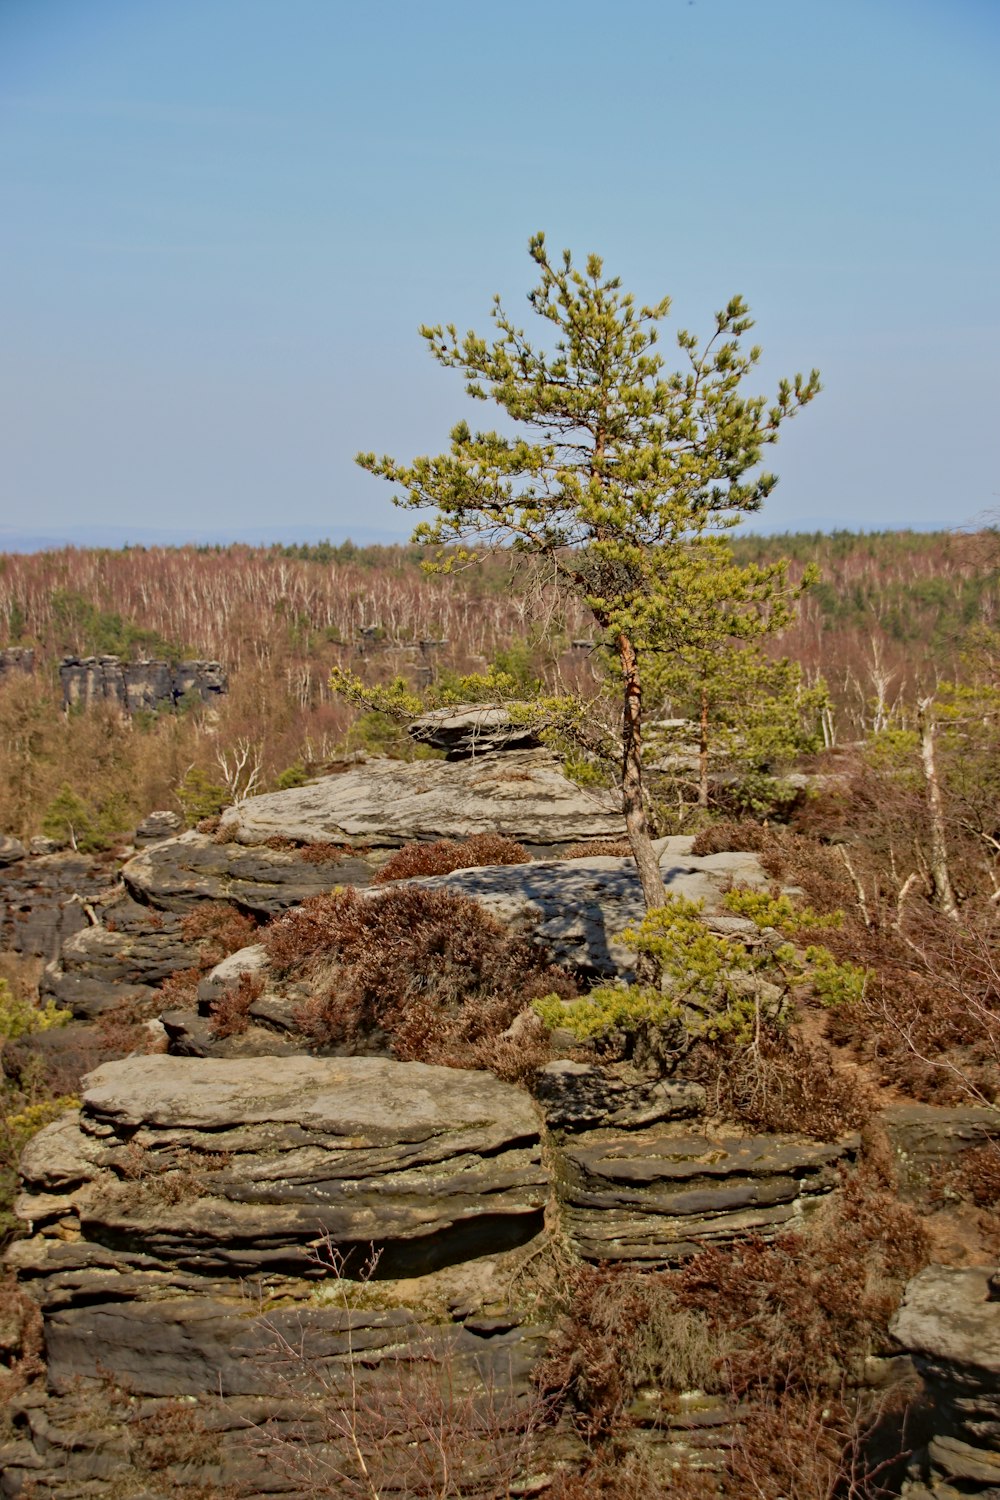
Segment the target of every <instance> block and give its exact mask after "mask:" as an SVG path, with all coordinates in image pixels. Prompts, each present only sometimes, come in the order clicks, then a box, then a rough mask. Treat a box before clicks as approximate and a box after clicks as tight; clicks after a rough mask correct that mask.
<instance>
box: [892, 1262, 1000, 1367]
mask: <svg viewBox="0 0 1000 1500" xmlns="http://www.w3.org/2000/svg"><path fill="white" fill-rule="evenodd" d="M989 1275H990V1273H989V1271H988V1270H987V1269H986V1268H984V1267H982V1266H972V1267H967V1268H964V1269H962V1270H954V1269H952V1268H951V1267H949V1266H928V1267H927V1268H926V1270H923V1271H921V1272H920V1274H919V1276H915V1277H914V1278H913V1280H912V1281H911V1282H910V1283H909V1284H908V1286H907V1288H906V1293H905V1295H904V1297H903V1301H902V1303H901V1305H900V1308H899V1310H898V1312H897V1313H896V1315H895V1317H894V1318H893V1320H892V1325H891V1328H892V1334H893V1337H894V1338H895V1339H896V1340H897V1341H898V1342H899V1343H900V1344H901V1345H902V1346H903V1347H904V1348H905V1349H907V1350H909V1351H910V1353H912V1354H914V1355H916V1356H918V1357H919V1358H920V1359H921V1360H923V1361H925V1362H929V1363H930V1364H932V1365H934V1366H935V1367H937V1366H941V1367H942V1368H944V1367H946V1366H953V1367H954V1368H955V1371H956V1373H957V1372H958V1371H966V1372H968V1374H969V1375H970V1377H971V1378H973V1379H976V1378H978V1377H982V1378H983V1379H985V1378H986V1377H987V1376H989V1377H993V1378H994V1379H1000V1302H991V1301H990V1300H989V1286H988V1283H989Z"/></svg>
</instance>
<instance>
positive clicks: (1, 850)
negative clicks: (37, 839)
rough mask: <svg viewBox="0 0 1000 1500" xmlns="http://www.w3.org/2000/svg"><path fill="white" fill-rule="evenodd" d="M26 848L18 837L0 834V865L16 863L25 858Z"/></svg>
mask: <svg viewBox="0 0 1000 1500" xmlns="http://www.w3.org/2000/svg"><path fill="white" fill-rule="evenodd" d="M27 855H28V851H27V849H26V848H25V847H24V845H23V844H22V843H21V840H20V839H15V838H12V837H11V836H10V835H9V834H6V833H5V834H0V866H3V865H13V864H16V863H17V861H18V860H20V859H26V858H27Z"/></svg>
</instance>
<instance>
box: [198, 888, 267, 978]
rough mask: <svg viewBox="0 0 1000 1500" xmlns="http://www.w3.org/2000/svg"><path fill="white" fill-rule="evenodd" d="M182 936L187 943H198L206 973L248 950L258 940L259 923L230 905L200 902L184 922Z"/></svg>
mask: <svg viewBox="0 0 1000 1500" xmlns="http://www.w3.org/2000/svg"><path fill="white" fill-rule="evenodd" d="M180 925H181V936H182V937H183V938H184V941H185V942H187V943H197V944H198V949H199V953H200V955H201V963H202V966H203V968H205V969H214V968H215V965H216V964H218V963H221V962H222V960H223V959H224V958H228V957H229V955H230V953H236V952H238V950H239V949H240V948H246V947H248V946H249V944H251V943H252V942H254V940H255V939H256V936H257V923H256V922H255V921H254V920H253V918H252V917H248V916H246V915H245V913H243V912H240V911H237V910H236V908H235V906H230V904H229V902H228V901H199V902H198V904H197V905H196V906H195V907H194V908H193V910H191V911H190V912H187V913H186V914H185V915H184V916H183V917H182V918H181V924H180Z"/></svg>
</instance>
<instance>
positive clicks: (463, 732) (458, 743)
mask: <svg viewBox="0 0 1000 1500" xmlns="http://www.w3.org/2000/svg"><path fill="white" fill-rule="evenodd" d="M406 732H407V734H409V735H411V736H412V737H413V739H415V740H418V741H419V742H420V743H421V744H424V745H433V746H434V747H435V748H436V749H438V750H447V752H448V754H449V756H450V757H452V758H454V759H458V758H460V757H462V756H466V755H486V754H488V753H489V752H491V751H495V750H514V749H525V748H529V747H531V748H533V747H535V746H537V745H538V744H539V743H540V742H539V739H538V736H537V734H536V733H535V732H534V730H532V729H530V728H527V727H526V726H525V725H523V724H514V723H512V722H511V716H510V714H509V713H508V711H507V709H505V708H501V707H499V706H495V705H493V704H489V703H462V704H458V705H456V706H455V707H454V708H435V709H432V710H431V712H430V713H426V714H422V715H421V717H420V718H419V719H414V721H413V723H412V724H409V725H407V731H406Z"/></svg>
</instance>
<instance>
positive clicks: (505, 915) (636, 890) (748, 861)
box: [413, 839, 768, 974]
mask: <svg viewBox="0 0 1000 1500" xmlns="http://www.w3.org/2000/svg"><path fill="white" fill-rule="evenodd" d="M678 842H680V843H682V845H687V847H688V848H690V843H691V841H690V840H686V839H685V840H683V841H677V840H663V841H661V844H660V846H659V849H658V852H659V854H660V869H661V871H662V873H663V883H664V887H665V889H666V891H667V893H668V894H670V895H679V896H685V897H687V898H688V899H689V900H692V901H702V902H704V912H705V918H706V921H707V923H708V925H709V926H710V927H714V928H715V929H716V930H717V931H719V932H720V933H721V934H723V935H725V936H744V937H746V936H750V935H751V934H753V933H755V932H756V928H755V927H754V925H753V923H751V922H748V921H746V920H744V919H741V918H738V917H730V916H728V915H727V914H726V913H725V911H724V908H723V906H722V897H723V894H724V892H725V891H726V890H727V889H728V888H729V886H730V885H731V884H733V885H750V886H757V887H765V886H766V885H767V884H768V880H767V877H766V875H765V874H764V871H763V869H762V868H761V864H760V861H759V859H758V858H757V856H756V855H755V854H745V853H733V854H707V855H694V854H690V853H686V852H683V850H678V849H677V847H676V846H677V843H678ZM413 884H414V885H422V886H427V887H429V888H432V889H435V888H436V889H442V890H452V891H461V892H462V893H463V894H465V895H467V896H474V897H475V898H476V900H477V901H481V902H482V903H483V905H484V906H485V907H486V908H487V909H488V910H489V911H491V912H492V913H493V914H494V916H496V917H498V918H499V920H500V921H502V922H503V923H504V924H505V925H507V926H509V927H511V928H513V929H514V930H516V931H520V932H525V933H530V934H531V935H533V936H534V937H536V938H537V939H538V940H539V941H540V942H543V943H545V945H546V946H547V947H548V949H549V950H550V952H551V954H552V956H553V958H554V959H555V960H556V961H557V962H559V963H567V964H573V965H576V966H578V967H580V968H584V969H590V970H595V971H596V972H597V973H600V974H616V973H617V974H629V973H631V972H632V970H633V967H634V964H635V955H634V953H632V951H631V950H630V949H628V948H626V947H625V946H624V945H623V944H622V943H621V942H619V941H618V935H619V933H621V932H622V931H623V930H624V928H626V927H627V926H629V924H630V923H633V922H639V921H641V920H642V918H643V916H644V915H645V910H646V907H645V902H644V900H643V896H642V888H641V886H640V884H639V877H638V875H637V873H636V869H635V864H634V862H633V861H632V860H631V859H617V858H614V857H613V856H610V855H598V856H590V857H588V858H584V859H565V860H537V861H534V862H533V863H531V864H527V865H489V866H484V867H481V868H478V869H472V870H453V871H452V872H451V873H450V874H449V875H428V876H421V877H420V878H419V879H417V880H415V881H414V882H413Z"/></svg>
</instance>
